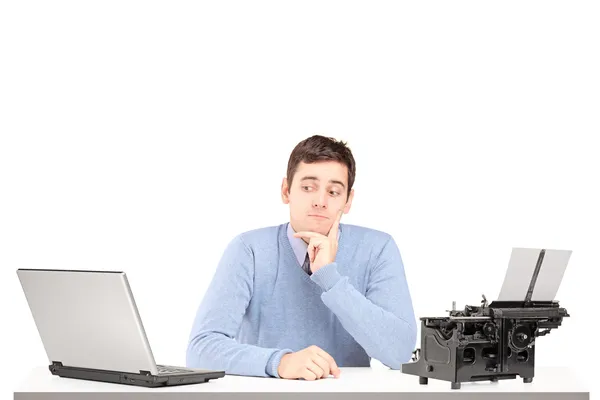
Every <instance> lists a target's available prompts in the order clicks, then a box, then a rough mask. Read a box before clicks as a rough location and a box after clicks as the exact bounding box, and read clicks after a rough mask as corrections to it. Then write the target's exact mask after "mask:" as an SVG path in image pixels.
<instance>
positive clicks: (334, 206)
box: [281, 161, 354, 235]
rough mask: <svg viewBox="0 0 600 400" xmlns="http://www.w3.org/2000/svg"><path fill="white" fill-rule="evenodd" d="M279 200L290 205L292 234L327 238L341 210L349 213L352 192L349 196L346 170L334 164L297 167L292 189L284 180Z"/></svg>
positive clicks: (332, 162)
mask: <svg viewBox="0 0 600 400" xmlns="http://www.w3.org/2000/svg"><path fill="white" fill-rule="evenodd" d="M281 196H282V199H283V202H284V203H285V204H289V205H290V222H291V224H292V228H294V231H296V232H300V231H311V232H317V233H320V234H322V235H327V234H328V233H329V230H330V229H331V226H332V224H333V222H334V220H335V217H336V214H337V212H338V211H339V210H340V209H342V208H343V209H344V213H345V214H347V213H348V212H349V211H350V206H351V204H352V198H353V197H354V189H352V191H351V192H350V196H348V168H347V167H346V165H344V164H343V163H340V162H337V161H320V162H316V163H311V164H306V163H304V162H301V163H300V164H298V168H297V170H296V174H295V175H294V177H293V178H292V182H291V186H290V185H289V183H288V181H287V179H286V178H284V179H283V183H282V185H281Z"/></svg>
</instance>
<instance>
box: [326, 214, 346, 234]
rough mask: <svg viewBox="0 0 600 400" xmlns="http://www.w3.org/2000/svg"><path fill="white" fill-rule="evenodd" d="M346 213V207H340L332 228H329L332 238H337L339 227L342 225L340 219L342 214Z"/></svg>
mask: <svg viewBox="0 0 600 400" xmlns="http://www.w3.org/2000/svg"><path fill="white" fill-rule="evenodd" d="M343 213H344V209H343V208H342V209H340V210H339V211H338V212H337V215H336V216H335V221H333V225H331V229H330V230H329V235H327V236H329V237H330V238H333V239H337V234H338V229H339V227H340V220H341V219H342V214H343Z"/></svg>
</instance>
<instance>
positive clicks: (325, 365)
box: [312, 354, 331, 378]
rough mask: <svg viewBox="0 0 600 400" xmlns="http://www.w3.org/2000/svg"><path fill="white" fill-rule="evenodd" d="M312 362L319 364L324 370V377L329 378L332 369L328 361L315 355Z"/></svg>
mask: <svg viewBox="0 0 600 400" xmlns="http://www.w3.org/2000/svg"><path fill="white" fill-rule="evenodd" d="M312 360H313V362H314V363H315V364H317V365H318V366H319V368H321V369H322V370H323V376H324V377H325V378H327V377H328V376H329V374H330V373H331V368H330V365H329V362H328V361H327V360H325V359H324V358H323V357H321V356H319V355H318V354H315V355H314V356H313V357H312Z"/></svg>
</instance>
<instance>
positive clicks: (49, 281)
mask: <svg viewBox="0 0 600 400" xmlns="http://www.w3.org/2000/svg"><path fill="white" fill-rule="evenodd" d="M17 275H18V276H19V280H20V281H21V286H22V287H23V291H24V293H25V297H26V298H27V303H28V304H29V308H30V310H31V313H32V316H33V319H34V321H35V324H36V326H37V329H38V332H39V334H40V338H41V340H42V343H43V345H44V348H45V350H46V354H47V356H48V360H49V362H50V365H49V369H50V372H51V373H52V374H53V375H57V376H60V377H63V378H74V379H85V380H92V381H101V382H109V383H118V384H127V385H135V386H144V387H162V386H176V385H186V384H195V383H204V382H208V381H209V380H210V379H217V378H221V377H223V376H224V375H225V371H218V370H202V369H192V368H183V367H175V366H170V365H157V364H156V363H155V361H154V356H153V354H152V350H151V348H150V344H149V343H148V338H147V337H146V332H145V331H144V327H143V325H142V320H141V318H140V315H139V313H138V309H137V307H136V304H135V301H134V299H133V294H132V291H131V288H130V286H129V282H128V281H127V276H126V274H125V273H124V272H118V271H73V270H50V269H18V270H17Z"/></svg>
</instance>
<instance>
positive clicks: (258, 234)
mask: <svg viewBox="0 0 600 400" xmlns="http://www.w3.org/2000/svg"><path fill="white" fill-rule="evenodd" d="M285 226H286V224H278V225H271V226H264V227H260V228H254V229H250V230H246V231H242V232H241V233H238V234H237V235H236V236H235V238H234V239H237V240H241V241H242V242H243V243H244V244H246V245H247V246H250V247H252V246H254V245H256V244H263V245H264V244H267V243H270V242H273V243H277V240H278V238H279V234H280V232H281V230H282V229H285Z"/></svg>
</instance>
